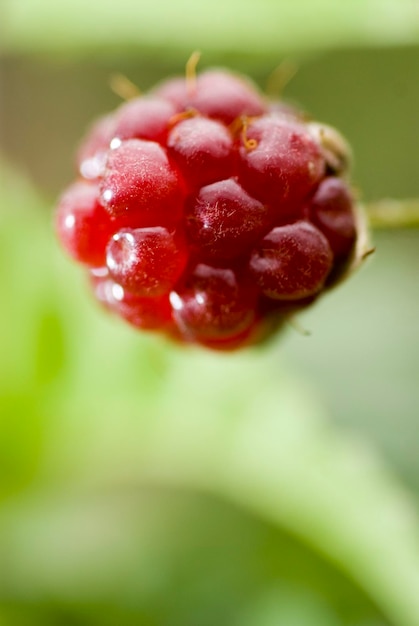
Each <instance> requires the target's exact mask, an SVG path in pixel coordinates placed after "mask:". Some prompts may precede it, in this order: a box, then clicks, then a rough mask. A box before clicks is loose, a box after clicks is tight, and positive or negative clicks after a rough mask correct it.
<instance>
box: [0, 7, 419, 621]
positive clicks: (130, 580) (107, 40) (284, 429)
mask: <svg viewBox="0 0 419 626" xmlns="http://www.w3.org/2000/svg"><path fill="white" fill-rule="evenodd" d="M1 10H2V11H3V15H2V18H0V20H1V25H0V27H2V29H3V32H2V38H1V47H2V50H3V56H0V72H1V71H2V70H4V76H5V82H4V84H5V85H6V87H7V94H6V97H5V98H4V102H5V106H4V107H0V115H3V117H2V118H0V133H1V135H2V136H4V137H5V141H4V145H5V147H6V149H8V148H10V146H12V147H13V149H11V150H10V153H11V154H13V155H14V156H15V157H16V160H17V161H18V162H20V163H23V164H25V167H26V168H27V169H28V170H29V174H30V177H31V178H33V179H34V180H38V179H39V180H40V179H41V178H42V177H41V176H39V177H37V172H38V171H41V170H37V167H38V165H39V164H43V167H44V170H42V171H44V176H48V177H49V178H51V182H50V184H45V185H44V188H46V189H52V190H55V189H56V187H58V182H57V181H59V179H60V175H61V173H60V166H59V164H58V165H57V163H56V162H57V161H60V160H61V159H64V158H65V159H66V162H67V163H68V164H69V163H70V159H71V155H70V152H71V151H72V149H73V147H74V144H75V142H76V139H77V137H79V136H80V134H81V132H82V130H83V128H81V121H80V120H81V117H82V113H83V115H84V118H83V119H86V120H87V119H88V114H87V112H86V111H81V108H82V107H86V106H87V107H90V110H91V112H92V113H93V112H97V113H100V112H102V110H105V109H106V106H108V105H109V104H110V100H111V99H110V98H109V96H107V95H104V94H106V93H107V91H106V90H107V86H106V81H107V77H108V71H109V68H112V69H116V70H117V69H121V66H123V67H126V68H128V69H130V70H131V69H132V70H134V69H135V68H137V71H136V73H135V72H134V78H136V77H137V76H138V79H139V82H140V84H141V85H143V82H144V84H145V85H148V84H149V83H150V84H152V83H153V82H155V80H156V79H158V78H159V77H160V74H159V72H160V73H161V74H162V73H163V72H164V71H167V70H169V71H172V70H173V68H174V66H176V68H177V70H178V71H179V70H180V68H181V65H182V63H183V62H184V59H185V58H186V57H187V56H188V53H189V52H190V51H191V50H192V49H194V48H200V49H202V50H203V52H204V59H203V63H211V62H213V61H215V62H223V63H227V62H228V61H229V60H232V61H233V65H234V67H236V68H238V69H242V70H244V71H245V70H246V68H247V67H248V66H249V67H250V68H251V72H252V73H253V74H254V75H255V77H256V78H263V77H266V76H268V74H269V72H270V71H271V70H272V68H273V67H275V64H276V63H277V62H278V61H279V60H281V58H282V57H283V55H284V53H287V52H290V51H291V52H293V53H294V54H295V55H296V56H300V57H301V58H304V55H306V56H305V58H306V59H307V60H308V61H309V62H308V65H307V66H306V67H305V68H303V69H302V71H301V73H300V75H299V76H297V78H296V81H295V84H296V89H295V91H294V95H295V97H296V98H297V99H298V98H299V97H302V96H303V95H305V97H306V99H307V101H304V102H303V104H304V105H306V106H307V107H308V108H309V109H314V112H315V113H318V112H320V113H321V114H322V115H323V116H324V119H325V121H330V122H332V123H335V122H336V121H337V120H338V119H339V118H340V120H341V121H342V122H343V126H344V127H345V128H344V129H343V130H344V131H346V130H347V131H349V133H350V134H351V133H353V135H354V138H355V142H356V143H358V146H355V147H356V148H357V147H358V148H359V150H358V151H357V155H358V154H359V157H358V168H359V166H360V165H361V168H362V169H361V171H360V170H359V169H358V172H359V177H360V178H361V179H363V180H364V181H365V186H366V187H367V193H370V194H375V195H377V194H380V193H381V189H385V190H386V192H387V191H389V192H390V193H394V190H396V191H395V192H396V193H399V192H400V193H403V192H404V190H405V189H406V193H409V194H412V193H419V189H417V192H416V191H415V184H416V183H415V171H416V170H415V161H414V159H413V156H414V155H415V153H416V148H415V146H416V143H417V141H416V138H417V136H418V135H417V133H418V132H419V130H418V127H417V124H416V122H415V112H416V110H417V106H416V104H415V103H417V96H418V92H417V89H416V87H415V84H414V81H413V77H414V76H415V75H416V72H415V68H416V67H417V66H418V67H419V64H418V65H416V64H417V63H418V61H417V59H418V58H419V57H418V55H417V54H416V53H415V50H416V49H415V48H414V47H413V46H412V47H411V48H410V49H409V48H406V49H402V48H401V49H400V51H398V52H395V51H394V49H392V47H391V46H393V45H394V44H402V43H403V44H407V43H411V44H412V43H415V42H416V41H417V37H418V32H419V26H418V24H419V11H418V7H417V4H416V3H415V2H409V1H408V0H397V1H396V0H386V1H383V0H366V1H364V0H362V1H361V0H357V1H354V2H347V3H339V2H334V1H332V0H313V1H309V0H304V1H303V0H298V1H296V2H291V3H290V2H285V1H284V2H274V1H273V0H272V1H268V0H261V2H258V3H256V2H254V3H247V2H237V1H236V0H230V1H228V2H220V3H217V2H215V3H214V2H212V3H201V4H199V3H192V2H189V1H188V0H180V2H177V3H168V2H167V3H166V2H162V1H156V2H154V3H153V2H151V3H150V2H147V3H145V2H142V1H139V2H136V1H135V2H134V1H133V0H120V2H118V3H115V2H112V3H111V2H107V1H106V0H104V1H103V2H102V3H101V4H100V5H98V4H94V3H93V4H90V5H89V4H88V3H85V2H83V3H81V2H80V1H79V0H72V2H67V0H63V1H62V2H59V3H52V2H49V1H47V0H3V3H2V5H1V7H0V11H1ZM360 44H363V45H364V46H375V45H381V46H383V45H386V46H387V49H384V48H383V49H382V50H376V51H374V53H373V60H372V61H371V57H367V56H365V55H364V56H363V51H362V50H355V48H356V47H357V46H358V45H360ZM344 45H347V46H351V47H353V50H352V51H351V52H349V51H345V50H343V51H342V50H341V51H340V52H339V51H337V52H336V53H334V52H333V53H332V52H329V53H328V55H326V56H324V57H317V58H318V59H320V62H319V64H318V65H313V64H312V65H310V62H312V61H313V59H314V57H313V56H309V55H308V52H309V51H314V50H320V49H329V50H334V49H335V47H336V46H344ZM92 51H93V52H94V53H95V59H94V60H93V61H92V60H91V59H89V60H87V56H86V55H87V53H89V54H91V52H92ZM416 52H417V50H416ZM39 53H41V56H40V58H37V59H36V60H35V61H34V59H33V58H32V56H36V55H38V54H39ZM60 53H65V59H64V57H63V56H61V57H60V59H59V60H58V61H57V59H56V57H57V56H59V54H60ZM42 55H44V56H42ZM139 55H140V56H139ZM206 58H207V59H209V60H208V61H205V59H206ZM137 59H140V60H139V61H137ZM380 59H381V61H380ZM94 63H97V65H96V66H95V65H94ZM95 67H96V68H97V67H99V68H100V72H101V73H99V75H95V74H94V71H95ZM28 68H29V69H28ZM400 68H404V71H403V72H402V71H401V69H400ZM0 76H1V75H0ZM130 76H131V74H130ZM92 77H93V80H92ZM71 81H72V82H71ZM69 82H71V84H70V85H69V84H68V83H69ZM99 83H101V84H102V83H103V89H102V90H101V91H100V94H99V95H98V94H97V93H96V94H94V95H92V96H91V99H89V97H87V96H85V95H84V96H83V98H82V97H80V93H81V90H82V89H83V93H84V94H85V93H86V92H89V90H90V91H93V89H94V88H95V86H97V85H98V84H99ZM383 85H386V86H389V87H388V89H389V92H388V93H387V91H386V90H385V89H384V87H383ZM0 88H1V85H0ZM10 94H12V96H11V95H10ZM95 98H96V99H95ZM112 98H113V96H112ZM415 98H416V99H415ZM114 100H115V99H114ZM338 109H339V111H338ZM4 113H6V115H4ZM89 115H90V112H89ZM327 116H330V119H328V118H327ZM57 129H61V132H58V131H57ZM66 133H67V134H66ZM357 133H358V134H357ZM70 137H71V140H70ZM350 139H352V137H350ZM71 141H72V142H73V143H71ZM385 142H387V143H385ZM31 144H33V146H32V145H31ZM63 144H65V145H63ZM382 145H385V146H389V148H388V150H386V149H382ZM19 149H20V152H19ZM392 150H393V151H394V152H393V153H392V152H391V151H392ZM23 152H24V154H23ZM49 153H51V154H52V155H53V156H52V157H51V154H49ZM404 154H406V157H405V160H404ZM63 155H66V156H65V157H64V156H63ZM70 176H72V172H71V171H70V165H68V177H70ZM363 177H364V178H363ZM48 183H49V181H48ZM0 189H1V196H0V285H1V294H2V295H1V298H2V302H1V307H0V624H1V626H3V624H4V625H5V626H38V625H39V626H41V625H42V626H50V625H51V626H52V625H54V626H55V625H57V626H63V625H72V626H90V625H92V626H96V625H97V626H99V625H100V626H108V625H109V626H111V625H112V626H121V625H122V626H130V625H131V624H132V625H134V624H135V625H136V626H138V625H143V624H144V626H214V624H217V625H219V626H418V625H419V514H418V510H417V493H418V491H417V488H418V486H419V462H418V459H419V454H418V453H417V452H418V450H417V444H416V433H417V421H416V420H417V417H418V414H419V388H418V385H417V379H418V372H419V326H418V324H417V312H418V310H419V283H418V271H417V268H418V266H419V253H418V249H419V240H418V237H417V235H415V234H414V233H399V234H394V233H392V234H387V235H386V236H380V237H376V244H377V248H378V252H377V255H376V258H375V259H374V260H373V261H372V262H370V263H369V264H367V266H366V267H365V268H364V269H363V270H362V271H361V272H360V274H359V275H357V276H354V277H353V278H352V279H351V281H350V282H349V283H348V284H347V285H345V286H343V287H341V288H340V289H338V290H337V291H336V292H333V293H331V294H330V295H329V296H327V297H325V298H324V300H323V301H321V302H320V303H319V305H317V306H316V307H315V308H314V309H313V310H312V311H310V312H308V313H307V315H306V316H304V318H302V320H301V323H302V325H303V326H304V325H305V326H307V327H308V328H309V329H312V330H313V335H312V337H310V338H306V337H299V336H298V335H297V334H296V333H295V332H293V331H292V330H291V329H288V331H286V332H285V333H284V335H283V336H280V337H278V338H277V339H276V340H275V341H274V342H273V343H272V344H271V345H270V346H269V347H264V348H263V349H259V350H250V351H244V352H241V353H239V354H237V355H232V354H230V355H218V354H215V355H214V354H209V353H206V352H204V351H200V350H193V349H191V350H180V349H179V348H174V347H173V346H169V345H168V344H166V343H164V342H162V341H161V340H158V339H155V338H154V337H153V336H143V335H141V334H139V333H136V332H135V331H133V330H131V329H130V328H128V327H126V326H124V325H123V324H122V323H121V322H119V321H118V320H114V319H111V318H110V317H108V316H107V315H106V314H105V313H104V312H103V311H100V310H99V308H98V307H97V306H96V305H95V304H94V302H93V300H92V299H91V298H90V297H89V293H88V288H87V284H86V281H84V280H83V276H82V273H81V271H80V270H79V268H76V267H74V266H73V265H72V264H71V263H70V262H69V261H68V260H66V259H65V258H64V256H63V254H62V252H61V251H60V250H59V249H58V245H57V244H56V242H55V240H54V234H53V227H52V219H51V210H50V209H51V204H52V203H51V202H50V203H48V202H46V201H45V199H43V198H42V197H41V194H40V193H39V192H38V191H37V190H35V189H34V188H33V185H31V184H30V183H29V182H28V177H26V176H23V175H21V173H17V171H13V170H12V169H11V167H10V166H6V165H5V163H4V162H3V163H2V165H1V166H0ZM407 189H408V190H407ZM383 193H384V192H383Z"/></svg>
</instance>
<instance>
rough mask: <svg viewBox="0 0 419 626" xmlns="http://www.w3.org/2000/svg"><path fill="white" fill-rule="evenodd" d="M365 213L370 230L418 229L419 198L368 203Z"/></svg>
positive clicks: (387, 199) (385, 199)
mask: <svg viewBox="0 0 419 626" xmlns="http://www.w3.org/2000/svg"><path fill="white" fill-rule="evenodd" d="M366 211H367V215H368V221H369V224H370V226H371V228H374V229H377V230H378V229H379V230H391V229H393V230H395V229H407V228H419V198H408V199H404V200H395V199H390V198H383V199H382V200H377V201H375V202H369V203H368V204H367V205H366Z"/></svg>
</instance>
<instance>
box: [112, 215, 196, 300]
mask: <svg viewBox="0 0 419 626" xmlns="http://www.w3.org/2000/svg"><path fill="white" fill-rule="evenodd" d="M186 261H187V250H186V246H185V244H184V243H183V242H181V241H180V238H179V237H175V235H174V234H173V233H171V232H169V231H168V230H166V228H162V227H161V226H155V227H152V228H137V229H131V228H125V229H123V230H120V231H119V232H118V233H116V234H115V235H114V236H113V238H112V239H111V240H110V242H109V244H108V250H107V258H106V263H107V266H108V269H109V273H110V275H111V276H112V278H113V279H114V280H115V281H116V282H117V283H119V284H120V285H122V287H124V289H127V290H128V291H130V292H132V293H135V294H137V295H139V296H143V297H155V296H161V295H163V294H165V293H168V292H169V291H170V289H171V288H172V287H173V286H174V285H175V283H176V281H177V280H178V278H180V276H181V274H182V272H183V270H184V269H185V266H186Z"/></svg>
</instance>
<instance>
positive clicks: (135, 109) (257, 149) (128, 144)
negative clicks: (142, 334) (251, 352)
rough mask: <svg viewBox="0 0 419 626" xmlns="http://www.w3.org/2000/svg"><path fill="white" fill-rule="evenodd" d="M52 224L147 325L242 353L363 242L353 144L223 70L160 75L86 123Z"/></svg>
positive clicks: (101, 297)
mask: <svg viewBox="0 0 419 626" xmlns="http://www.w3.org/2000/svg"><path fill="white" fill-rule="evenodd" d="M76 163H77V169H78V178H77V180H76V182H75V183H73V184H72V185H70V187H69V188H68V189H67V190H66V192H65V193H64V194H63V195H62V196H61V198H60V200H59V202H58V208H57V212H56V231H57V235H58V238H59V240H60V241H61V243H62V246H63V248H64V249H65V250H66V252H67V253H68V254H69V255H70V256H71V257H72V258H73V259H74V260H75V261H77V262H80V263H82V264H83V265H84V266H85V267H86V268H87V271H88V275H89V277H90V284H91V288H92V291H93V294H94V296H95V297H96V299H97V300H98V301H99V302H100V303H101V304H102V305H103V306H104V307H105V308H106V309H107V310H109V311H111V312H112V313H114V314H116V315H117V316H119V317H121V318H123V319H124V320H125V321H127V322H128V323H129V324H130V325H131V326H133V327H135V328H138V329H140V330H149V331H159V332H161V333H163V334H164V335H165V336H167V337H170V338H172V339H173V340H174V341H176V342H177V343H187V344H189V343H192V344H200V345H203V346H205V347H208V348H211V349H216V350H235V349H238V348H240V347H241V346H244V345H248V344H251V343H256V342H258V341H260V340H262V339H264V338H265V337H266V336H267V335H268V334H269V333H271V332H272V330H273V329H275V328H277V327H278V326H280V325H281V322H282V321H283V320H284V319H286V318H287V316H288V315H290V314H291V312H292V313H295V311H298V310H302V309H303V308H305V307H307V306H308V305H309V304H310V303H311V302H313V301H314V300H316V299H317V298H318V297H319V296H320V295H321V294H322V293H323V292H324V291H325V290H326V289H328V288H329V287H330V286H332V285H333V284H334V282H335V281H336V276H337V273H338V271H341V268H342V267H343V266H347V265H349V264H350V263H351V259H352V257H353V254H354V250H355V247H356V244H357V241H358V237H359V233H358V225H357V220H356V210H355V200H354V196H353V193H352V190H351V188H350V186H349V183H348V164H349V148H348V147H347V144H346V142H345V140H344V139H343V137H342V136H341V135H340V134H339V133H338V132H337V131H336V130H335V129H333V128H331V127H329V126H326V125H324V124H320V123H318V122H314V121H311V120H307V117H306V116H305V115H303V114H301V113H300V112H299V111H297V110H296V109H294V108H293V107H290V106H289V105H287V104H286V103H284V102H282V101H277V102H271V101H269V100H268V99H267V98H266V97H265V96H264V95H263V94H262V93H261V92H260V91H259V89H258V88H257V87H256V86H255V85H254V84H253V83H252V82H251V81H250V80H249V79H247V78H244V77H242V76H238V75H235V74H232V73H230V72H228V71H225V70H221V69H213V70H207V71H204V72H202V73H201V74H199V75H198V76H195V75H192V76H190V75H188V77H187V78H179V77H177V78H172V79H169V80H168V81H165V82H163V83H160V84H159V85H157V87H156V88H155V89H154V90H152V92H151V93H150V94H146V95H144V96H136V97H135V98H134V99H132V100H129V101H128V102H125V103H123V104H122V105H121V106H120V107H119V108H118V109H117V110H116V111H115V112H114V113H110V114H108V115H105V116H102V117H101V118H100V119H99V120H98V121H97V122H96V123H95V124H93V125H92V126H91V128H90V130H89V131H88V133H87V135H86V137H85V139H84V140H83V142H82V143H81V146H80V148H79V151H78V153H77V159H76Z"/></svg>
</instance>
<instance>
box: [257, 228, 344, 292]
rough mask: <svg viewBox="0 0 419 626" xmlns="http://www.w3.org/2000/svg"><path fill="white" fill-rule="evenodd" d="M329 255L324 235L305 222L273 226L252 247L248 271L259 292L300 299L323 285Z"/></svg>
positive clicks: (329, 258) (329, 264) (330, 264)
mask: <svg viewBox="0 0 419 626" xmlns="http://www.w3.org/2000/svg"><path fill="white" fill-rule="evenodd" d="M332 262H333V255H332V251H331V249H330V246H329V243H328V241H327V239H326V237H325V236H324V235H323V234H322V233H321V232H320V231H319V230H317V228H315V226H313V225H312V224H310V223H309V222H303V221H301V222H294V223H293V224H287V225H286V226H278V227H276V228H274V229H273V230H272V231H271V232H270V233H269V234H268V235H266V237H264V238H263V239H262V241H261V242H260V244H259V245H258V246H257V247H256V248H255V249H254V251H253V252H252V255H251V258H250V270H251V272H252V274H253V276H254V278H255V280H256V282H257V284H258V285H259V287H260V289H261V291H262V293H263V294H264V295H266V296H268V297H269V298H274V299H278V300H300V299H303V298H307V297H309V296H313V295H314V294H316V293H318V292H319V291H320V290H321V289H322V288H323V286H324V284H325V282H326V278H327V276H328V274H329V272H330V270H331V268H332Z"/></svg>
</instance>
